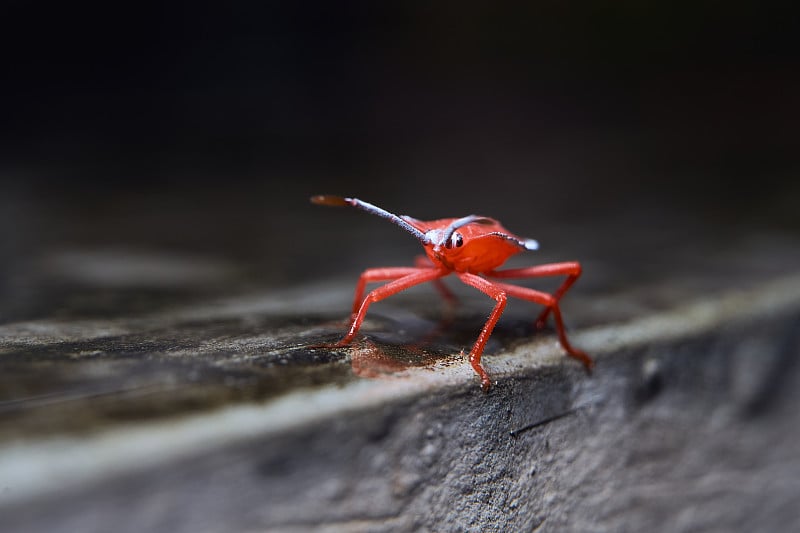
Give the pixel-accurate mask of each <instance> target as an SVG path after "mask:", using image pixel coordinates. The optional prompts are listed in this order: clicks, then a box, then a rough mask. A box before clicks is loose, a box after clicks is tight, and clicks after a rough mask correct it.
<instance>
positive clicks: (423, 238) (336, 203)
mask: <svg viewBox="0 0 800 533" xmlns="http://www.w3.org/2000/svg"><path fill="white" fill-rule="evenodd" d="M311 203H312V204H317V205H329V206H333V207H344V206H352V207H355V208H356V209H360V210H362V211H366V212H367V213H370V214H372V215H377V216H379V217H381V218H385V219H386V220H388V221H389V222H391V223H392V224H395V225H397V226H400V227H401V228H403V229H404V230H406V231H407V232H408V233H410V234H411V235H413V236H414V237H416V238H417V240H419V241H420V242H421V243H422V244H428V243H430V239H429V238H428V236H427V235H425V234H424V233H423V232H422V231H420V230H418V229H417V228H415V227H414V226H412V225H411V224H409V223H408V222H407V221H405V220H403V219H402V218H400V217H399V216H397V215H395V214H393V213H390V212H389V211H386V210H385V209H381V208H380V207H378V206H376V205H372V204H371V203H369V202H365V201H363V200H359V199H358V198H344V197H342V196H336V195H332V194H319V195H317V196H312V197H311ZM453 231H455V230H453Z"/></svg>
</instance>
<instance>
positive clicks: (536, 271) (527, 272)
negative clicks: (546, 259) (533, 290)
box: [486, 261, 581, 329]
mask: <svg viewBox="0 0 800 533" xmlns="http://www.w3.org/2000/svg"><path fill="white" fill-rule="evenodd" d="M486 275H487V276H489V277H492V278H501V279H502V278H544V277H549V276H567V279H565V280H564V283H562V284H561V286H560V287H559V288H558V289H557V290H556V291H555V292H554V293H553V294H552V296H551V295H548V296H550V297H551V298H552V299H553V301H555V303H556V304H558V302H559V301H560V300H561V297H562V296H564V293H566V292H567V291H568V290H569V288H570V287H572V284H573V283H575V282H576V281H577V280H578V278H579V277H580V275H581V264H580V263H578V262H577V261H569V262H565V263H550V264H547V265H536V266H532V267H527V268H511V269H508V270H495V271H492V272H488V273H487V274H486ZM551 310H552V307H551V306H547V307H545V308H544V310H543V311H542V312H541V314H540V315H539V316H538V318H537V319H536V328H537V329H543V328H544V327H545V325H546V324H547V316H548V315H549V314H550V311H551Z"/></svg>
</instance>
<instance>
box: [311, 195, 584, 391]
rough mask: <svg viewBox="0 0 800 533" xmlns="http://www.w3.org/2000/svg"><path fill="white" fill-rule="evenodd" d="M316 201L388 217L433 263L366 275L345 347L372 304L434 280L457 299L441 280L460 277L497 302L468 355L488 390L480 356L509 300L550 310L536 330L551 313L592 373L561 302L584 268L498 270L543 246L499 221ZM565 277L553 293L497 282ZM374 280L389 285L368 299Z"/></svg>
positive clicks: (337, 200)
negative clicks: (425, 217)
mask: <svg viewBox="0 0 800 533" xmlns="http://www.w3.org/2000/svg"><path fill="white" fill-rule="evenodd" d="M311 202H312V203H315V204H320V205H329V206H352V207H355V208H357V209H361V210H362V211H366V212H367V213H371V214H373V215H378V216H379V217H382V218H385V219H386V220H388V221H389V222H392V223H394V224H396V225H398V226H400V227H401V228H403V229H404V230H406V231H407V232H409V233H410V234H412V235H413V236H414V237H416V238H417V240H419V242H420V243H422V246H423V247H424V248H425V253H426V254H427V256H428V259H430V262H427V261H424V258H421V259H423V261H417V266H415V267H385V268H370V269H367V270H365V271H364V273H362V274H361V277H360V278H359V279H358V284H357V285H356V292H355V299H354V301H353V314H352V318H351V319H352V323H351V325H350V330H349V331H348V333H347V335H345V337H344V338H343V339H342V340H341V341H340V342H339V345H346V344H348V343H350V342H351V341H352V340H353V338H354V337H355V336H356V333H358V329H359V328H360V327H361V323H362V322H363V321H364V317H365V316H366V314H367V309H369V306H370V305H371V304H373V303H375V302H378V301H380V300H383V299H384V298H387V297H389V296H392V295H393V294H397V293H398V292H400V291H403V290H405V289H408V288H409V287H413V286H415V285H419V284H420V283H425V282H427V281H433V282H435V283H436V284H437V287H438V288H439V290H440V291H441V292H442V293H443V295H444V296H445V297H446V298H448V299H452V298H453V296H452V295H451V294H450V293H449V291H447V290H446V288H445V287H444V285H443V284H441V282H440V279H441V278H443V277H445V276H447V275H449V274H453V273H455V275H456V276H458V278H459V279H460V280H461V281H462V282H464V283H466V284H467V285H469V286H471V287H475V288H476V289H478V290H479V291H481V292H483V293H484V294H486V295H487V296H489V297H490V298H493V299H494V300H495V301H496V302H497V303H496V304H495V306H494V309H493V310H492V313H491V315H489V319H488V320H487V321H486V324H484V326H483V329H482V330H481V333H480V335H478V340H476V341H475V344H474V345H473V346H472V350H471V351H470V353H469V362H470V364H471V365H472V368H473V369H475V372H476V373H477V374H478V376H480V378H481V387H482V388H483V390H485V391H486V390H489V388H490V387H491V383H492V382H491V380H490V379H489V375H488V374H487V373H486V370H485V369H484V368H483V366H481V354H482V353H483V347H484V346H485V345H486V341H488V340H489V337H490V336H491V334H492V330H493V329H494V326H495V324H497V320H498V319H499V318H500V315H501V314H503V309H504V308H505V306H506V299H507V297H508V296H513V297H516V298H520V299H523V300H528V301H530V302H534V303H537V304H541V305H544V306H545V309H544V310H543V311H542V313H541V314H540V315H539V318H538V319H537V320H536V327H537V328H543V327H544V326H545V323H546V319H547V317H548V315H549V314H550V313H552V314H553V318H554V319H555V323H556V331H557V332H558V338H559V340H560V341H561V346H563V347H564V349H565V350H566V351H567V353H568V354H569V355H571V356H572V357H575V358H576V359H579V360H580V361H581V362H582V363H583V365H584V366H585V367H586V368H587V370H590V369H591V368H592V366H593V365H594V361H592V358H591V357H589V356H588V355H587V354H586V353H584V352H582V351H581V350H578V349H577V348H574V347H573V346H572V345H571V344H570V343H569V341H568V340H567V334H566V333H565V332H564V322H563V320H562V319H561V310H560V309H559V307H558V302H559V300H561V297H562V296H564V293H565V292H567V290H568V289H569V288H570V287H571V286H572V284H573V283H575V281H576V280H577V279H578V276H580V274H581V265H580V263H578V262H575V261H571V262H566V263H552V264H546V265H538V266H532V267H527V268H514V269H508V270H495V269H496V268H498V267H500V266H501V265H502V264H503V263H505V262H506V260H507V259H508V258H509V257H511V256H512V255H514V254H517V253H519V252H522V251H523V250H536V249H537V248H538V247H539V244H538V243H537V242H536V241H534V240H532V239H522V238H520V237H517V236H516V235H514V234H512V233H510V232H509V231H508V230H506V229H505V228H504V227H503V226H501V225H500V223H499V222H498V221H496V220H494V219H492V218H488V217H482V216H477V215H469V216H466V217H463V218H442V219H439V220H431V221H423V220H416V219H414V218H411V217H407V216H397V215H394V214H392V213H389V212H388V211H385V210H384V209H381V208H380V207H377V206H374V205H372V204H369V203H367V202H364V201H362V200H359V199H357V198H342V197H341V196H331V195H320V196H313V197H312V198H311ZM560 275H563V276H566V277H567V279H566V280H564V283H562V285H561V286H560V287H559V288H558V290H556V292H555V293H554V294H548V293H545V292H540V291H536V290H533V289H529V288H527V287H520V286H517V285H511V284H509V283H503V282H501V281H495V280H498V279H507V278H539V277H546V276H560ZM374 281H388V283H386V284H385V285H383V286H381V287H378V288H377V289H375V290H373V291H372V292H370V293H369V294H367V296H366V298H364V289H365V286H366V284H367V283H369V282H374Z"/></svg>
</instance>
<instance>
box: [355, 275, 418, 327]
mask: <svg viewBox="0 0 800 533" xmlns="http://www.w3.org/2000/svg"><path fill="white" fill-rule="evenodd" d="M432 269H433V265H431V266H430V267H429V268H426V270H432ZM420 270H422V268H421V267H380V268H368V269H367V270H365V271H364V272H362V273H361V276H359V278H358V283H356V292H355V295H354V296H353V310H352V312H351V314H350V320H351V321H352V320H355V317H356V313H358V308H359V307H360V306H361V302H363V301H364V291H365V289H366V287H367V283H373V282H376V281H393V280H396V279H399V278H402V277H405V276H408V275H410V274H415V273H417V272H419V271H420Z"/></svg>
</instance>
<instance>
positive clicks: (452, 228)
mask: <svg viewBox="0 0 800 533" xmlns="http://www.w3.org/2000/svg"><path fill="white" fill-rule="evenodd" d="M473 222H474V223H476V224H491V223H493V222H494V220H492V219H491V218H486V217H480V216H478V215H468V216H465V217H461V218H459V219H458V220H454V221H452V222H451V223H450V225H449V226H447V228H445V230H444V233H442V238H441V242H439V244H444V243H446V242H449V241H450V237H452V236H453V233H455V232H456V230H457V229H458V228H460V227H462V226H466V225H467V224H472V223H473Z"/></svg>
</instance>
